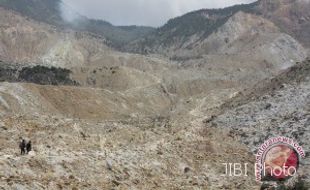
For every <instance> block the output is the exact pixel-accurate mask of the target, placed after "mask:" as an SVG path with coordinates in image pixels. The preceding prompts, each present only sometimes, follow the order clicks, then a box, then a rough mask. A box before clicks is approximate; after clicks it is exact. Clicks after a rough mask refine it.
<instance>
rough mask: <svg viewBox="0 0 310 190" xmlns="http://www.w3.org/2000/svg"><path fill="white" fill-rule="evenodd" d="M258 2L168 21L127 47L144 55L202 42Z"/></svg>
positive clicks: (197, 13) (209, 10) (253, 9)
mask: <svg viewBox="0 0 310 190" xmlns="http://www.w3.org/2000/svg"><path fill="white" fill-rule="evenodd" d="M257 5H258V2H255V3H252V4H244V5H235V6H232V7H227V8H223V9H201V10H198V11H194V12H190V13H188V14H185V15H183V16H180V17H177V18H173V19H171V20H169V21H168V22H167V23H166V24H165V25H164V26H162V27H160V28H158V29H157V30H155V31H154V32H152V33H151V34H150V35H148V36H147V37H145V38H143V39H140V40H138V41H136V42H134V43H132V44H130V46H128V48H129V49H130V50H131V51H135V52H141V53H146V52H147V51H160V50H159V49H163V48H169V47H171V46H174V47H175V48H180V47H183V46H184V45H185V43H186V42H187V41H188V40H189V39H190V38H194V39H195V40H196V41H199V40H202V39H204V38H206V37H208V36H209V35H210V34H212V33H213V32H214V31H216V30H217V29H218V28H219V27H221V26H222V25H223V24H225V23H226V21H227V20H228V19H229V18H230V17H231V16H232V15H234V14H235V13H237V12H239V11H243V12H254V11H255V7H256V6H257Z"/></svg>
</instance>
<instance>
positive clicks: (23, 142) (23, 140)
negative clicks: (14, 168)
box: [19, 139, 26, 155]
mask: <svg viewBox="0 0 310 190" xmlns="http://www.w3.org/2000/svg"><path fill="white" fill-rule="evenodd" d="M19 148H20V154H21V155H24V154H25V151H26V141H25V139H21V142H20V143H19Z"/></svg>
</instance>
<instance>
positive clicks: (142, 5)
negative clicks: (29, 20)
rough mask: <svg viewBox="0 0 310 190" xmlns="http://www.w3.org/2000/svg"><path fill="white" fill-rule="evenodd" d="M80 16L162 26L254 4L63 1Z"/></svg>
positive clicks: (69, 15)
mask: <svg viewBox="0 0 310 190" xmlns="http://www.w3.org/2000/svg"><path fill="white" fill-rule="evenodd" d="M63 1H64V2H65V4H67V5H69V6H70V7H73V8H74V9H75V10H77V11H78V12H79V13H80V14H82V15H85V16H87V17H89V18H96V19H102V20H106V21H108V22H111V23H112V24H114V25H145V26H161V25H163V24H164V23H165V22H167V20H169V19H170V18H173V17H176V16H180V15H182V14H185V13H187V12H190V11H193V10H198V9H202V8H223V7H227V6H231V5H234V4H242V3H251V2H254V1H255V0H216V1H214V0H63ZM62 11H63V17H64V18H65V19H66V20H67V21H71V22H72V21H74V20H75V19H77V18H78V17H77V15H76V14H75V13H74V12H72V11H71V12H70V10H68V7H67V6H62Z"/></svg>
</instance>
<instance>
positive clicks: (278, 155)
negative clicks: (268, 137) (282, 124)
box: [262, 144, 299, 180]
mask: <svg viewBox="0 0 310 190" xmlns="http://www.w3.org/2000/svg"><path fill="white" fill-rule="evenodd" d="M263 161H264V169H263V171H262V172H264V173H263V175H262V176H264V177H265V179H266V178H267V179H269V180H285V179H288V178H290V177H292V176H293V175H295V174H296V172H297V169H298V165H299V157H298V153H297V152H296V151H295V149H293V148H292V147H290V146H289V145H285V144H278V145H274V146H272V147H270V148H269V149H268V150H267V151H266V153H265V157H264V159H263Z"/></svg>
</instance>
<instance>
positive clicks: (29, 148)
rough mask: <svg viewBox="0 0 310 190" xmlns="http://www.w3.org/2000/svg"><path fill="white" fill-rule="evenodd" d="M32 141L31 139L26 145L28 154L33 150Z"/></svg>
mask: <svg viewBox="0 0 310 190" xmlns="http://www.w3.org/2000/svg"><path fill="white" fill-rule="evenodd" d="M31 148H32V147H31V141H29V142H28V143H27V145H26V151H27V154H28V153H29V152H30V151H31Z"/></svg>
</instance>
